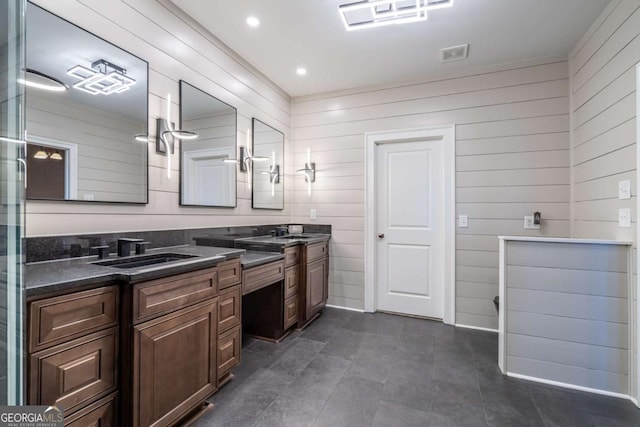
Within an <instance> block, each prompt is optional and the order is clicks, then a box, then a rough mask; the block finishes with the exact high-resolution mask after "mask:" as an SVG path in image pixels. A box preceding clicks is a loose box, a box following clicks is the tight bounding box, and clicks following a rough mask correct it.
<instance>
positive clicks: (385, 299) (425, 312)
mask: <svg viewBox="0 0 640 427" xmlns="http://www.w3.org/2000/svg"><path fill="white" fill-rule="evenodd" d="M443 163H444V150H443V140H442V139H425V140H422V141H412V142H386V143H381V144H378V145H377V146H376V186H375V187H376V188H375V197H376V227H377V233H378V237H377V244H376V246H377V247H376V276H377V277H376V284H377V286H376V287H377V308H378V310H382V311H390V312H395V313H402V314H410V315H415V316H425V317H432V318H438V319H441V318H442V317H443V314H444V271H445V266H444V262H445V257H444V235H445V234H444V203H445V199H444V175H443V171H444V167H443Z"/></svg>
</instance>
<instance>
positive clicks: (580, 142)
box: [569, 0, 640, 399]
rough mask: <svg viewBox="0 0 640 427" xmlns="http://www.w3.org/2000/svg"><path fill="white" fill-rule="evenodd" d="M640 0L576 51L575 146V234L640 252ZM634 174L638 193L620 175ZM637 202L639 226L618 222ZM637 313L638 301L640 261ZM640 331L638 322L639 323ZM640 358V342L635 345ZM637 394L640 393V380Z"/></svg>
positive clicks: (572, 58) (615, 5)
mask: <svg viewBox="0 0 640 427" xmlns="http://www.w3.org/2000/svg"><path fill="white" fill-rule="evenodd" d="M639 62H640V0H613V1H611V3H610V4H609V5H608V6H607V8H606V9H605V10H604V12H603V13H602V14H601V15H600V17H599V18H598V19H597V20H596V21H595V22H594V23H593V25H592V26H591V28H590V29H589V31H587V33H586V34H585V35H584V36H583V37H582V39H581V40H580V42H579V43H578V45H577V46H576V48H575V49H574V50H573V52H571V54H570V55H569V63H570V75H571V121H572V136H571V139H572V141H571V145H572V150H573V156H572V158H573V160H572V167H573V180H572V184H573V203H572V207H573V212H574V215H573V219H574V223H573V237H585V238H603V239H619V240H630V241H633V242H634V254H635V255H636V256H634V259H636V260H637V259H638V258H637V238H636V233H637V221H636V219H637V211H636V206H637V194H638V193H637V186H636V184H637V177H636V170H637V165H636V150H637V147H636V143H637V132H638V131H637V126H638V123H637V100H636V96H637V93H636V92H637V83H636V81H637V80H636V66H637V64H638V63H639ZM622 180H630V181H631V195H632V197H631V199H629V200H619V199H618V182H619V181H622ZM624 208H629V209H631V218H632V228H620V227H618V209H624ZM632 277H633V283H634V286H632V289H633V290H634V292H633V296H632V298H631V301H632V310H631V311H632V312H633V313H636V315H637V313H638V307H637V286H638V285H637V265H636V264H635V263H634V274H633V276H632ZM632 327H633V328H634V331H633V333H632V336H633V337H635V338H636V340H637V338H638V321H637V319H636V322H635V324H634V325H632ZM630 345H631V346H632V348H633V349H634V351H633V353H632V358H633V361H632V363H633V365H634V366H636V367H638V368H640V365H639V363H638V353H637V349H638V343H637V342H634V343H631V344H630ZM636 375H637V374H636ZM631 385H632V388H631V395H632V396H634V397H635V398H636V399H637V398H640V391H639V389H638V384H637V381H635V382H634V381H632V382H631Z"/></svg>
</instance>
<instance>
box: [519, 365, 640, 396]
mask: <svg viewBox="0 0 640 427" xmlns="http://www.w3.org/2000/svg"><path fill="white" fill-rule="evenodd" d="M507 376H509V377H513V378H519V379H521V380H527V381H534V382H537V383H542V384H548V385H554V386H556V387H563V388H569V389H572V390H578V391H586V392H587V393H594V394H601V395H604V396H610V397H617V398H619V399H625V400H630V401H632V402H633V401H634V399H633V398H632V397H631V396H629V395H628V394H622V393H614V392H612V391H606V390H600V389H597V388H590V387H583V386H579V385H575V384H567V383H562V382H559V381H552V380H546V379H544V378H537V377H530V376H528V375H520V374H514V373H513V372H507Z"/></svg>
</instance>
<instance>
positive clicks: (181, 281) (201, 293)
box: [133, 267, 218, 324]
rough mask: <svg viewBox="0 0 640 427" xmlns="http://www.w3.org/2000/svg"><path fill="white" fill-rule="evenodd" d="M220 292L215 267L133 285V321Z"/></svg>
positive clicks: (135, 322)
mask: <svg viewBox="0 0 640 427" xmlns="http://www.w3.org/2000/svg"><path fill="white" fill-rule="evenodd" d="M217 293H218V270H217V268H215V267H214V268H208V269H205V270H198V271H194V272H191V273H185V274H180V275H177V276H171V277H166V278H163V279H158V280H152V281H150V282H145V283H140V284H138V285H135V287H134V289H133V323H134V324H137V323H140V322H142V321H145V320H148V319H151V318H153V317H156V316H158V315H160V314H165V313H168V312H171V311H174V310H176V309H178V308H182V307H186V306H189V305H191V304H194V303H197V302H200V301H204V300H206V299H209V298H212V297H214V296H216V294H217Z"/></svg>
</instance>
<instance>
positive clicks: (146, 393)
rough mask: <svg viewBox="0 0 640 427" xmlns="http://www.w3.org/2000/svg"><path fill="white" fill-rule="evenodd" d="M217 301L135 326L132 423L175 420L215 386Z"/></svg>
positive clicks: (195, 404) (152, 423)
mask: <svg viewBox="0 0 640 427" xmlns="http://www.w3.org/2000/svg"><path fill="white" fill-rule="evenodd" d="M217 309H218V300H217V299H213V300H210V301H206V302H204V303H200V304H198V305H195V306H193V307H188V308H184V309H182V310H179V311H176V312H175V313H171V314H167V315H165V316H162V317H160V318H158V319H155V320H151V321H149V322H145V323H142V324H140V325H137V326H136V327H135V328H134V339H133V344H134V356H133V357H134V368H133V379H134V382H133V405H134V411H133V418H134V420H133V425H134V426H152V425H153V426H165V425H171V424H173V423H174V422H175V421H177V420H179V419H180V418H181V417H182V416H184V415H185V414H186V413H187V412H189V411H190V410H191V409H193V408H194V407H195V406H197V405H198V404H199V403H201V402H202V401H204V399H206V398H207V397H209V396H210V395H211V394H212V393H213V392H214V391H215V389H216V386H217V375H216V351H217V348H216V341H217V333H218V331H217V325H218V314H217Z"/></svg>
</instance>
